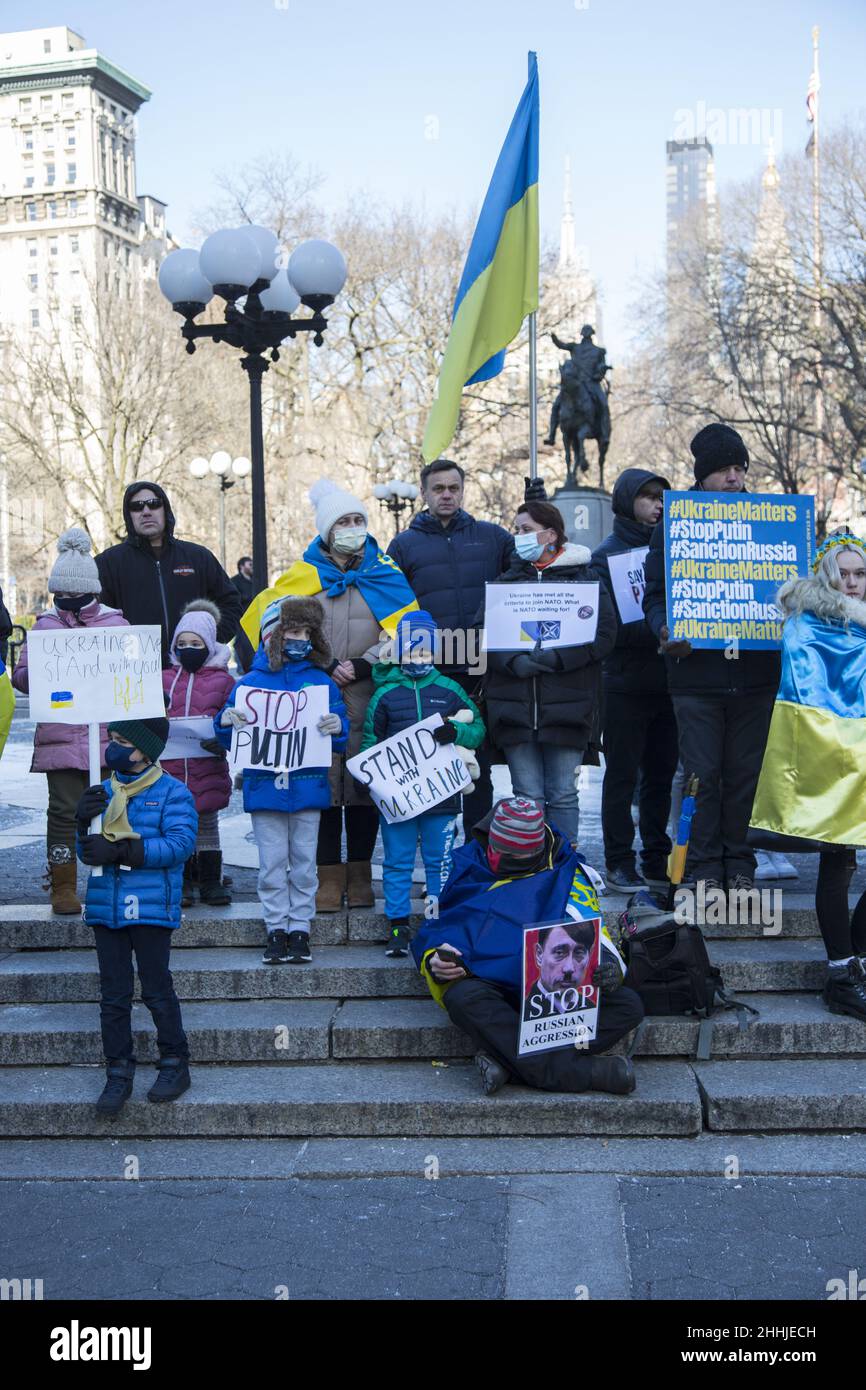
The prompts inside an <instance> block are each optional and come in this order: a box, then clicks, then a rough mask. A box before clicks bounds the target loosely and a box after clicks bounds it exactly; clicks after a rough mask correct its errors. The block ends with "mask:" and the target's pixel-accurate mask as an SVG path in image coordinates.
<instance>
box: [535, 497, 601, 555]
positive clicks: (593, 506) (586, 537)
mask: <svg viewBox="0 0 866 1390" xmlns="http://www.w3.org/2000/svg"><path fill="white" fill-rule="evenodd" d="M550 500H551V502H552V503H553V505H554V506H555V507H558V508H559V510H560V511H561V512H562V518H563V521H564V522H565V531H566V535H567V536H568V539H569V540H570V541H574V542H575V543H576V544H577V545H586V546H588V547H589V549H590V550H595V548H596V547H597V546H599V545H601V543H602V541H603V540H604V539H605V537H606V536H609V535H610V533H611V530H612V529H613V512H612V510H611V504H610V493H609V492H604V491H603V489H602V488H598V487H561V488H558V489H557V491H556V492H555V493H554V494H553V496H552V497H551V499H550Z"/></svg>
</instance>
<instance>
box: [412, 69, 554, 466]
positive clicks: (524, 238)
mask: <svg viewBox="0 0 866 1390" xmlns="http://www.w3.org/2000/svg"><path fill="white" fill-rule="evenodd" d="M537 308H538V67H537V62H536V57H535V54H534V53H530V55H529V80H528V81H527V84H526V87H525V89H524V92H523V96H522V97H521V98H520V103H519V105H518V107H517V110H516V111H515V113H514V119H513V120H512V122H511V127H510V129H509V131H508V134H507V136H506V137H505V144H504V145H503V146H502V151H501V153H500V155H499V159H498V160H497V163H496V168H495V169H494V171H493V178H492V179H491V181H490V187H489V188H488V190H487V197H486V198H485V199H484V206H483V207H482V209H481V216H480V217H479V219H478V226H477V227H476V228H475V235H474V237H473V238H472V245H471V246H470V248H469V255H468V256H467V258H466V264H465V266H464V267H463V275H462V277H461V280H460V286H459V288H458V290H457V298H456V299H455V301H454V313H453V315H452V318H451V333H450V335H449V337H448V345H447V347H446V349H445V356H444V358H443V359H442V367H441V370H440V373H439V388H438V392H437V395H436V399H435V400H434V402H433V406H432V409H431V411H430V416H429V419H428V421H427V429H426V431H425V434H424V443H423V445H422V452H423V454H424V458H425V460H426V461H427V462H428V463H429V462H430V461H431V460H432V459H435V458H438V457H439V455H440V454H441V453H442V451H443V449H446V448H447V447H448V445H449V443H450V442H451V439H452V437H453V435H454V431H455V429H456V427H457V417H458V416H459V414H460V397H461V395H462V392H463V387H464V386H471V385H473V384H474V383H475V382H477V381H489V380H490V378H491V377H494V376H498V374H499V373H500V372H501V371H502V368H503V365H504V363H505V349H506V347H507V346H508V344H509V343H510V342H512V341H513V339H514V338H516V336H517V334H518V332H519V330H520V325H521V324H522V322H523V320H524V318H525V317H526V315H527V314H531V313H534V312H535V310H536V309H537Z"/></svg>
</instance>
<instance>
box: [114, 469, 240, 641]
mask: <svg viewBox="0 0 866 1390" xmlns="http://www.w3.org/2000/svg"><path fill="white" fill-rule="evenodd" d="M143 487H146V488H148V489H149V490H150V491H152V492H153V493H154V494H155V495H156V496H157V497H161V498H162V500H163V503H164V505H165V522H166V529H165V537H164V541H163V548H162V554H161V555H160V556H159V557H158V558H157V556H156V555H154V552H153V550H152V548H151V546H150V543H149V541H147V540H146V539H145V538H144V537H143V536H139V535H138V534H137V532H136V531H135V530H134V529H133V525H132V516H131V514H130V511H129V499H130V496H131V494H132V493H135V492H139V491H140V490H141V489H142V488H143ZM123 519H124V521H125V522H126V530H127V537H126V540H125V541H121V542H120V544H119V545H112V546H110V547H109V549H108V550H103V552H102V554H101V555H97V557H96V568H97V569H98V570H99V578H100V581H101V583H102V594H101V599H102V602H103V603H105V604H107V605H108V606H109V607H110V608H119V609H120V611H121V612H122V613H123V616H124V617H125V618H126V620H127V622H128V623H131V624H133V625H135V624H142V623H153V624H156V623H159V624H160V626H161V627H162V660H163V665H168V649H169V646H170V644H171V639H172V637H173V636H174V630H175V628H176V626H177V622H178V619H179V618H180V615H181V613H182V612H183V610H184V608H185V607H186V605H187V604H188V603H189V601H190V599H194V598H209V599H210V600H211V601H212V602H213V603H215V604H216V605H217V607H218V608H219V610H220V613H221V615H222V616H221V618H220V622H219V624H218V625H217V637H218V638H219V640H220V642H229V641H231V639H232V638H233V637H234V636H236V634H237V632H238V630H239V626H240V616H241V613H242V612H243V609H244V606H245V605H244V603H243V601H242V599H241V596H240V594H239V593H238V591H237V589H236V588H235V586H234V584H233V583H232V582H231V580H230V579H229V577H228V575H227V574H226V572H225V570H224V569H223V567H222V565H221V564H220V563H219V561H218V560H217V558H216V556H215V555H212V554H211V552H210V551H209V550H208V549H207V548H206V547H205V546H203V545H196V544H195V542H194V541H179V540H176V539H175V536H174V524H175V522H174V513H173V512H172V510H171V505H170V503H169V500H168V497H167V496H166V494H165V492H164V491H163V489H162V488H161V487H160V486H159V484H158V483H149V482H144V483H141V482H138V483H131V484H130V486H129V487H128V488H127V489H126V492H125V493H124V496H123Z"/></svg>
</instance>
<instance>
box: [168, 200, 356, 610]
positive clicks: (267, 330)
mask: <svg viewBox="0 0 866 1390" xmlns="http://www.w3.org/2000/svg"><path fill="white" fill-rule="evenodd" d="M278 258H279V245H278V242H277V238H276V236H275V235H274V233H273V232H271V231H269V230H268V228H267V227H257V226H253V225H248V226H244V227H232V228H223V229H222V230H221V231H218V232H214V233H213V235H212V236H209V237H208V238H207V240H206V241H205V242H204V245H203V246H202V248H201V251H200V252H199V251H192V250H189V249H183V250H179V251H171V252H169V254H168V255H167V256H166V257H165V259H164V260H163V262H162V264H161V266H160V268H159V287H160V289H161V290H162V293H163V294H164V295H165V297H166V299H167V300H168V301H169V303H170V304H171V306H172V308H173V309H174V310H175V311H176V312H177V313H179V314H181V315H182V317H183V320H184V322H183V327H182V328H181V333H182V334H183V336H184V338H185V339H186V350H187V352H189V353H193V352H195V344H196V339H197V338H212V339H213V341H214V342H215V343H228V344H229V345H230V346H231V347H234V348H238V349H239V350H240V351H241V352H242V353H243V354H244V356H243V357H242V358H241V366H242V367H243V369H244V371H245V372H246V373H247V376H248V377H249V383H250V458H251V470H252V512H253V515H252V551H253V584H254V585H255V588H256V590H257V592H258V591H261V590H262V589H265V588H267V585H268V529H267V502H266V497H265V454H264V444H263V439H262V377H263V376H264V374H265V372H266V371H267V370H268V367H269V365H270V364H269V363H268V362H267V361H266V360H265V357H264V354H265V353H266V352H267V353H269V354H270V359H271V361H272V362H276V361H278V360H279V356H280V354H279V347H280V344H281V343H284V342H285V341H286V340H287V339H290V338H294V337H295V336H296V334H298V333H312V334H313V342H314V343H316V345H317V346H319V345H321V343H322V341H323V337H322V335H323V333H324V332H325V329H326V328H327V326H328V322H327V319H326V318H325V317H324V312H323V311H324V310H325V309H326V308H327V307H328V305H329V304H333V302H334V300H335V298H336V297H337V295H338V294H339V293H340V290H341V289H342V288H343V285H344V284H345V281H346V262H345V261H344V259H343V257H342V255H341V253H340V252H339V251H338V250H337V248H336V246H331V244H330V243H329V242H327V241H305V242H302V243H301V245H300V246H298V247H297V248H296V249H295V251H293V252H292V255H291V257H290V258H289V263H288V266H287V268H286V269H285V270H282V269H280V268H279V267H278ZM214 294H217V295H219V296H220V298H221V299H224V300H225V302H226V307H225V313H224V322H223V323H194V322H193V320H194V319H195V318H196V316H197V315H198V314H200V313H201V312H202V311H203V310H204V308H205V307H206V305H207V304H208V303H209V302H210V300H211V299H212V297H213V295H214ZM241 301H242V302H241ZM299 304H305V305H306V306H307V308H308V309H311V310H312V314H311V316H310V317H309V318H300V319H296V318H292V314H293V313H294V311H295V310H296V309H297V307H298V305H299Z"/></svg>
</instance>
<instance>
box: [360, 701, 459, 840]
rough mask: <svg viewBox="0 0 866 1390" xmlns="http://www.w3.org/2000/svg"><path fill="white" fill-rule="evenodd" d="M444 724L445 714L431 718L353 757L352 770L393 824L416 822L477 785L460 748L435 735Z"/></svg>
mask: <svg viewBox="0 0 866 1390" xmlns="http://www.w3.org/2000/svg"><path fill="white" fill-rule="evenodd" d="M442 722H443V721H442V716H441V714H431V716H430V717H429V719H422V720H421V722H420V723H418V724H413V725H412V726H411V727H410V728H408V729H404V730H403V731H402V733H399V734H393V735H392V736H391V738H386V739H383V740H382V742H381V743H376V744H374V745H373V747H372V748H368V749H367V751H366V753H359V754H358V755H357V757H354V758H349V759H348V761H347V763H346V767H347V768H348V770H349V772H350V773H351V774H352V776H353V777H354V778H355V779H356V781H358V782H360V783H361V784H362V786H365V787H367V789H368V790H369V793H370V796H371V797H372V798H373V801H374V802H375V804H376V805H377V806H378V807H379V810H380V811H381V812H382V815H383V816H384V817H385V819H386V821H387V822H388V824H389V825H394V824H395V823H396V822H398V821H405V820H414V819H415V817H416V816H420V815H421V813H422V812H423V811H433V810H435V809H436V807H437V806H439V805H441V803H442V802H443V801H447V800H448V798H449V797H451V796H455V795H456V794H457V793H458V792H464V791H468V790H469V789H470V787H471V786H472V778H471V777H470V776H469V773H468V772H467V770H466V764H465V763H464V761H463V759H462V758H461V756H460V754H459V753H458V752H457V750H456V748H455V746H454V744H453V743H437V742H436V740H435V738H434V737H433V730H434V729H437V728H439V727H440V726H441V724H442Z"/></svg>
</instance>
